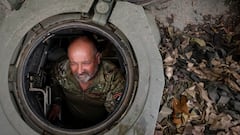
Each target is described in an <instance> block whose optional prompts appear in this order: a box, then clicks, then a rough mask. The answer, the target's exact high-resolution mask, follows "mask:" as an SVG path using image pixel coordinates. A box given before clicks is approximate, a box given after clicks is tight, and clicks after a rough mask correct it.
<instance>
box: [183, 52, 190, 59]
mask: <svg viewBox="0 0 240 135" xmlns="http://www.w3.org/2000/svg"><path fill="white" fill-rule="evenodd" d="M185 55H186V57H187V58H188V59H190V58H191V57H192V51H191V52H188V53H185Z"/></svg>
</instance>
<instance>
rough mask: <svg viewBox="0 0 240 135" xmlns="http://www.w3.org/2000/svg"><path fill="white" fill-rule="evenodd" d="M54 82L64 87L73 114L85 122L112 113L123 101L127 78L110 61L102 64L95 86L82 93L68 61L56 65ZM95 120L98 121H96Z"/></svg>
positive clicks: (66, 99) (93, 84)
mask: <svg viewBox="0 0 240 135" xmlns="http://www.w3.org/2000/svg"><path fill="white" fill-rule="evenodd" d="M54 74H55V79H56V81H57V82H58V84H60V85H61V86H62V87H63V93H64V97H65V99H64V100H65V102H66V103H67V106H68V108H69V110H70V111H71V113H72V114H73V115H75V116H77V117H81V118H84V119H91V120H93V119H97V118H100V117H102V116H101V115H103V114H104V112H105V114H106V111H107V112H109V113H110V112H112V111H113V110H114V109H115V107H116V106H117V102H118V101H119V100H120V99H121V95H122V93H123V90H124V87H125V79H124V77H123V76H122V74H121V72H120V71H119V70H118V69H117V67H116V66H115V65H114V64H112V63H111V62H108V61H102V62H101V64H100V65H99V69H98V71H97V73H96V75H95V77H94V78H93V80H92V81H93V83H92V84H91V86H90V87H89V88H88V89H87V90H86V91H83V90H81V87H80V86H79V83H78V82H77V80H76V79H75V77H74V76H73V74H72V73H71V70H70V67H69V61H68V60H65V61H62V62H60V63H59V64H57V66H56V67H55V70H54ZM93 117H95V118H93Z"/></svg>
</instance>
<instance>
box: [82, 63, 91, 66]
mask: <svg viewBox="0 0 240 135" xmlns="http://www.w3.org/2000/svg"><path fill="white" fill-rule="evenodd" d="M82 64H84V65H90V64H91V62H83V63H82Z"/></svg>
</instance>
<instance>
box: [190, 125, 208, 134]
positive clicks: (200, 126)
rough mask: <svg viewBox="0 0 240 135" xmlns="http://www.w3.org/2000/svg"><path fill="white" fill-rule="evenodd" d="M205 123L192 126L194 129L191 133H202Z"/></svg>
mask: <svg viewBox="0 0 240 135" xmlns="http://www.w3.org/2000/svg"><path fill="white" fill-rule="evenodd" d="M204 130H205V125H197V126H194V129H193V131H192V134H193V135H204Z"/></svg>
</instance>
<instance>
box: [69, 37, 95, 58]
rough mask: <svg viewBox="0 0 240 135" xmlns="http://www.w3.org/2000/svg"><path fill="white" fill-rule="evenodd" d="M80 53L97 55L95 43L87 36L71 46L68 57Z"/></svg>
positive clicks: (78, 39) (76, 40) (75, 41)
mask: <svg viewBox="0 0 240 135" xmlns="http://www.w3.org/2000/svg"><path fill="white" fill-rule="evenodd" d="M79 51H80V52H81V51H83V52H86V53H90V54H92V55H95V54H96V53H97V49H96V47H95V45H94V43H93V41H91V40H90V39H89V38H88V37H87V36H82V37H79V38H77V39H75V40H74V41H73V42H72V43H71V44H70V45H69V47H68V56H69V54H72V53H75V52H79Z"/></svg>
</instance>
